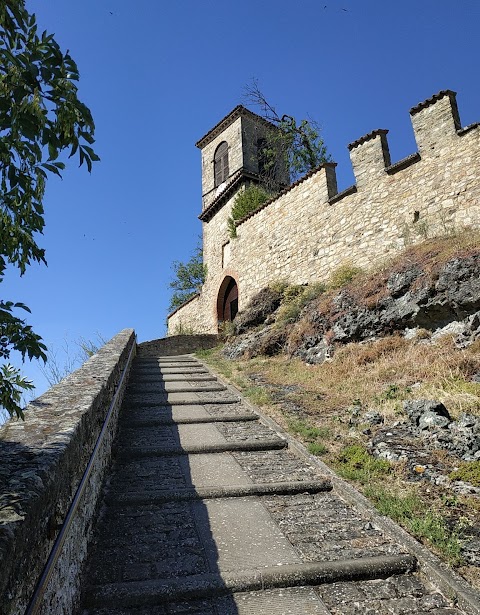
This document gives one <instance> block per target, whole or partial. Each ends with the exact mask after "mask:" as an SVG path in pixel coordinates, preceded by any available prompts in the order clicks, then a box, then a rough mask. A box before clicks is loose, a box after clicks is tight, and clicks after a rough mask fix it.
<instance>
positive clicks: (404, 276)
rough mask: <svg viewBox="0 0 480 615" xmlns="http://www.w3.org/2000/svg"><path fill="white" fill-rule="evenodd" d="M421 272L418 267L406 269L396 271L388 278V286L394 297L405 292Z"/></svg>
mask: <svg viewBox="0 0 480 615" xmlns="http://www.w3.org/2000/svg"><path fill="white" fill-rule="evenodd" d="M420 274H421V271H420V270H419V269H418V268H417V267H412V268H411V269H405V270H403V271H394V272H393V273H392V274H391V275H390V277H389V278H388V280H387V288H388V289H389V290H390V292H391V295H392V297H398V296H399V295H403V294H405V292H406V291H407V290H408V289H409V288H410V286H411V285H412V282H414V281H415V280H416V279H417V278H418V277H419V276H420Z"/></svg>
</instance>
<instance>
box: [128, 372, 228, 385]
mask: <svg viewBox="0 0 480 615" xmlns="http://www.w3.org/2000/svg"><path fill="white" fill-rule="evenodd" d="M163 382H217V379H216V378H215V376H212V375H210V374H161V373H158V375H150V374H148V375H146V376H137V377H136V378H135V384H136V385H144V384H157V385H159V384H161V383H163Z"/></svg>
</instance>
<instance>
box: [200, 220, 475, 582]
mask: <svg viewBox="0 0 480 615" xmlns="http://www.w3.org/2000/svg"><path fill="white" fill-rule="evenodd" d="M229 325H230V326H229V328H228V329H227V328H226V329H225V331H224V335H225V343H224V344H223V345H222V346H221V347H219V348H217V349H215V350H213V351H203V352H202V353H200V356H201V357H202V358H203V359H204V360H205V361H207V362H209V363H210V364H211V365H212V366H213V367H214V369H217V370H218V371H219V372H221V373H222V374H223V375H224V376H226V377H227V378H228V379H230V380H231V381H232V383H233V384H235V385H236V386H237V387H239V388H240V389H241V390H242V391H243V393H244V394H246V395H247V396H248V397H249V398H250V399H251V400H252V402H253V403H255V404H257V405H259V406H260V407H261V408H262V410H263V411H264V412H266V413H267V414H270V415H271V416H272V417H274V418H275V419H276V420H277V421H278V422H279V423H280V424H281V425H282V426H283V427H284V428H285V429H287V430H288V431H290V432H291V433H293V434H296V436H297V437H298V438H299V439H301V440H302V441H303V442H304V443H305V445H306V446H307V448H308V450H309V451H310V453H311V454H313V455H319V456H321V457H322V460H323V461H324V462H326V463H327V464H329V465H330V466H332V467H333V468H334V469H335V470H336V471H337V472H338V473H339V474H340V475H341V476H342V477H344V478H345V479H347V480H350V481H352V482H353V483H354V484H355V485H356V486H357V487H358V488H359V489H360V490H362V491H363V493H364V494H365V495H366V496H367V497H369V498H370V499H371V500H372V502H373V503H374V504H375V505H376V506H377V507H378V509H379V510H380V511H381V512H382V513H383V514H387V515H390V516H391V517H392V518H394V519H395V520H396V521H398V522H399V523H401V524H402V525H403V526H404V527H405V528H406V529H407V530H408V531H410V532H411V533H412V534H413V535H414V536H416V537H417V538H418V539H420V540H421V541H423V542H425V543H426V544H428V545H429V546H430V547H431V548H432V549H433V550H434V551H436V552H437V553H438V554H439V555H441V556H442V557H443V558H444V559H445V560H446V561H448V562H449V563H450V564H451V565H454V566H456V567H458V568H459V569H460V571H461V572H462V573H463V574H464V575H465V576H466V577H467V578H468V579H469V580H470V581H471V582H473V583H474V584H476V585H477V586H480V572H479V571H480V522H479V519H480V234H478V233H473V232H469V233H466V232H465V233H462V234H458V235H456V236H454V237H447V238H441V239H436V240H430V241H427V242H425V243H423V244H419V245H415V246H411V247H409V248H408V249H406V250H405V251H404V252H403V253H402V254H400V255H399V256H398V257H396V258H395V259H393V260H392V261H390V262H389V263H388V264H385V265H384V266H382V267H381V268H378V269H376V270H374V271H369V272H364V271H361V270H359V269H358V268H355V267H353V266H351V265H349V264H348V263H347V264H344V265H343V266H342V267H341V268H339V269H338V270H337V271H335V272H334V273H333V274H332V276H331V278H330V280H329V281H328V282H327V283H326V284H320V283H319V284H315V285H309V286H289V285H288V284H287V283H285V282H283V281H279V282H278V283H276V284H273V285H271V286H270V287H269V288H266V289H263V290H262V291H261V292H260V293H259V294H258V295H257V296H256V297H254V299H253V300H252V302H251V304H250V305H249V306H248V308H247V309H246V310H244V312H243V313H240V314H239V315H238V316H237V318H236V320H235V321H234V323H229Z"/></svg>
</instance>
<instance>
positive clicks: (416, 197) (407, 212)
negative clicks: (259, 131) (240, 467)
mask: <svg viewBox="0 0 480 615" xmlns="http://www.w3.org/2000/svg"><path fill="white" fill-rule="evenodd" d="M410 113H411V116H412V124H413V129H414V133H415V138H416V142H417V146H418V152H417V153H415V154H412V155H411V156H408V157H407V158H406V159H404V160H402V161H399V162H398V163H395V164H393V165H392V164H390V155H389V151H388V141H387V137H386V133H387V131H386V130H376V131H373V132H372V133H370V134H368V135H365V136H364V137H362V138H361V139H358V140H357V141H355V142H354V143H351V144H350V145H349V149H350V156H351V160H352V165H353V169H354V173H355V179H356V184H355V186H352V187H351V188H349V189H347V190H345V191H343V192H342V193H340V194H337V192H336V178H335V168H334V165H333V164H327V165H324V166H323V167H322V168H320V169H319V170H317V171H315V172H313V173H311V174H309V175H307V176H306V177H305V178H304V179H302V180H300V181H299V182H297V184H296V185H294V186H292V187H290V188H289V189H287V190H285V191H284V192H283V193H282V194H281V195H280V196H279V197H277V198H276V199H275V200H273V201H271V202H269V203H268V204H267V205H266V206H264V207H263V208H262V209H260V210H259V211H257V212H256V213H255V214H252V215H250V216H249V217H248V218H247V219H245V220H243V221H241V222H240V223H239V225H238V227H237V234H238V237H237V238H236V239H232V240H230V242H229V244H228V245H227V246H226V247H225V244H226V242H227V241H228V232H227V228H226V220H227V218H228V215H229V212H230V208H231V205H232V203H233V198H234V197H232V198H231V199H230V201H229V202H227V203H226V204H225V205H224V206H223V207H222V208H221V209H220V210H219V211H218V212H217V213H216V214H215V215H214V216H213V218H212V219H211V220H209V221H208V222H204V250H205V252H204V258H205V262H206V263H207V268H208V274H207V280H206V283H205V285H204V288H203V289H202V293H201V296H200V298H199V301H198V304H197V307H198V308H199V309H201V312H202V316H201V318H200V320H202V323H203V325H204V326H205V327H207V328H206V329H205V330H207V331H209V332H216V330H217V327H216V300H217V296H218V289H219V288H220V285H221V282H222V280H223V279H224V277H225V275H231V276H232V277H234V278H235V279H236V280H237V283H238V286H239V309H240V310H242V309H244V308H245V306H246V304H247V303H248V301H249V300H250V299H251V297H252V296H253V295H254V294H255V293H256V292H258V291H259V290H260V289H261V288H263V287H264V286H266V285H268V284H269V283H270V282H272V281H275V280H286V281H288V282H290V283H296V284H301V283H307V282H313V281H322V280H326V279H327V278H328V276H329V275H330V273H331V272H332V270H334V269H336V268H337V267H338V266H339V265H341V264H344V263H352V264H354V265H356V266H360V267H364V268H369V267H371V266H372V265H373V264H375V263H378V262H381V261H382V260H384V259H385V258H387V257H389V256H391V255H393V254H394V253H396V252H398V251H399V250H401V249H402V248H403V247H405V245H408V244H409V243H412V242H415V241H421V240H423V239H425V238H426V237H432V236H437V235H442V234H445V233H448V232H451V231H454V230H459V229H461V228H462V227H465V226H477V227H478V226H479V225H480V182H479V174H480V127H479V125H478V124H476V125H472V126H470V127H467V128H463V129H461V128H460V121H459V117H458V110H457V107H456V103H455V95H454V94H453V92H449V91H446V92H440V93H439V94H437V95H436V96H434V97H432V98H431V99H429V100H427V101H425V102H424V103H421V104H420V105H417V107H414V108H413V109H412V110H411V112H410ZM222 256H223V262H222ZM183 309H184V308H181V309H180V310H179V312H180V313H179V312H177V313H176V315H175V316H176V318H177V319H178V318H181V317H183V316H185V317H186V316H187V311H185V312H183ZM186 310H188V306H186ZM195 317H196V319H197V321H198V311H197V313H196V316H195ZM169 330H171V328H170V326H169Z"/></svg>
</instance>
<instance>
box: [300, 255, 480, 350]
mask: <svg viewBox="0 0 480 615" xmlns="http://www.w3.org/2000/svg"><path fill="white" fill-rule="evenodd" d="M436 276H437V278H436ZM435 278H436V279H435ZM386 285H387V289H388V290H389V293H390V294H387V295H386V296H383V295H382V296H381V297H380V298H379V299H378V300H377V301H376V302H374V303H372V304H370V303H368V302H366V301H364V300H363V299H358V298H356V296H354V295H352V294H350V292H349V290H348V288H344V289H342V290H340V291H339V292H338V293H337V294H336V295H334V296H333V297H332V299H331V302H330V305H329V306H327V308H326V307H325V303H323V304H322V311H321V312H320V310H318V309H316V308H314V307H309V312H308V314H307V315H306V317H305V319H304V320H305V322H304V324H308V329H309V334H308V336H306V337H305V338H304V340H302V341H301V342H300V345H299V346H300V347H298V341H297V342H295V343H296V347H295V348H290V349H289V351H290V352H291V353H292V354H296V355H298V356H302V352H305V351H306V350H307V349H308V348H312V347H313V344H309V342H308V338H311V337H314V338H316V340H317V342H316V343H319V340H321V339H323V338H324V337H325V335H326V334H327V333H328V334H329V338H328V339H329V343H330V344H333V343H336V342H340V343H342V344H345V343H348V342H352V341H353V342H355V341H357V342H358V341H363V340H367V339H371V338H378V337H382V336H385V335H390V334H392V333H394V332H395V331H406V337H407V339H410V338H411V337H414V336H417V331H418V328H420V329H426V330H427V331H436V335H437V336H440V335H445V334H447V333H450V334H452V333H453V334H454V335H456V336H457V337H458V338H459V341H458V344H459V345H461V344H464V345H468V344H470V343H471V342H472V341H473V340H474V339H479V338H480V254H475V255H473V256H469V257H464V258H453V259H451V260H450V261H448V262H447V263H445V264H443V265H442V266H441V267H440V268H439V271H438V273H436V274H427V273H425V272H423V271H421V270H420V269H419V268H418V266H417V265H413V266H412V268H411V269H408V270H405V271H397V272H394V273H392V274H391V275H390V277H389V278H388V280H387V282H386ZM320 362H321V360H320Z"/></svg>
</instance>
